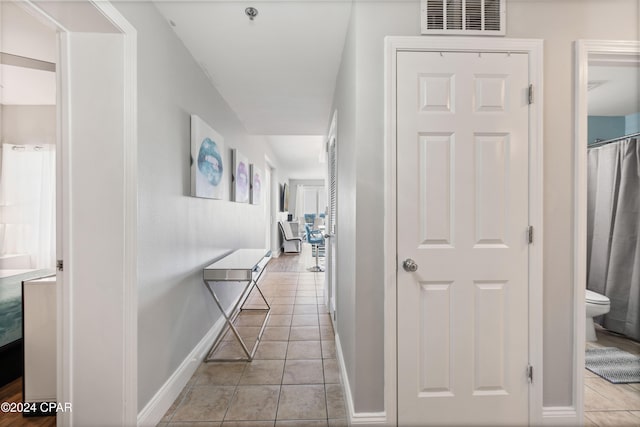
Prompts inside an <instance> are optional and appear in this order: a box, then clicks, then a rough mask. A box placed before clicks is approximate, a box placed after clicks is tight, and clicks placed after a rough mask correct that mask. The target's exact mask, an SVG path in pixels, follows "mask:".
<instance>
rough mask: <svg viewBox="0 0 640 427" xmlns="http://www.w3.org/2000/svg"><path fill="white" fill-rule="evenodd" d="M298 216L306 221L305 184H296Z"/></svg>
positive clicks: (296, 213) (296, 214)
mask: <svg viewBox="0 0 640 427" xmlns="http://www.w3.org/2000/svg"><path fill="white" fill-rule="evenodd" d="M295 209H296V210H295V216H296V218H298V219H300V218H302V222H303V223H304V214H305V212H304V185H296V206H295Z"/></svg>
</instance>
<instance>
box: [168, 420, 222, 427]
mask: <svg viewBox="0 0 640 427" xmlns="http://www.w3.org/2000/svg"><path fill="white" fill-rule="evenodd" d="M221 425H222V423H221V422H219V421H194V422H190V421H185V422H175V423H173V422H171V423H169V424H167V425H166V427H220V426H221ZM158 427H160V426H159V425H158Z"/></svg>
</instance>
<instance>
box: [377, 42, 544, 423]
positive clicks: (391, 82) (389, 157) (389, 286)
mask: <svg viewBox="0 0 640 427" xmlns="http://www.w3.org/2000/svg"><path fill="white" fill-rule="evenodd" d="M400 51H424V52H444V51H448V52H454V51H458V52H477V53H478V54H482V52H504V53H509V52H522V53H527V54H528V55H529V77H530V82H531V83H532V84H533V87H534V93H535V96H534V102H533V104H532V105H531V108H530V109H529V221H530V224H531V225H532V226H533V227H534V230H535V239H534V242H533V244H532V245H531V246H530V251H529V266H530V269H529V360H530V364H531V365H532V366H533V367H534V369H533V384H532V386H531V389H530V390H531V394H530V398H529V420H530V424H532V425H539V424H541V423H542V404H543V402H542V391H543V387H542V360H543V358H542V356H543V353H542V343H543V334H542V327H543V323H542V279H543V275H542V272H543V270H542V268H543V262H542V261H543V259H542V254H543V252H542V249H543V240H542V237H543V229H542V214H543V210H542V202H543V185H542V184H543V168H542V161H543V155H542V136H543V133H542V118H543V116H542V112H543V99H542V95H543V93H542V76H543V67H542V65H543V64H542V59H543V57H542V52H543V42H542V40H529V39H495V38H479V37H476V38H474V37H387V38H386V39H385V79H384V80H385V119H384V122H385V143H384V144H385V165H384V169H385V185H384V218H385V219H384V270H385V272H384V324H385V326H384V331H385V332H384V334H385V337H384V342H385V368H384V370H385V372H384V376H385V391H384V393H385V412H386V419H387V423H388V424H390V425H394V424H396V423H397V420H398V414H397V387H398V384H397V354H396V351H397V344H396V343H397V341H396V340H397V331H396V326H397V323H396V322H397V307H396V301H397V299H396V298H397V297H396V285H397V283H396V281H397V278H396V273H397V268H398V267H397V246H396V241H397V234H396V223H397V215H396V166H397V165H396V161H397V159H396V145H397V141H396V120H395V116H396V108H397V106H396V84H395V80H396V55H397V53H398V52H400ZM523 96H525V94H524V93H523ZM523 375H524V373H523Z"/></svg>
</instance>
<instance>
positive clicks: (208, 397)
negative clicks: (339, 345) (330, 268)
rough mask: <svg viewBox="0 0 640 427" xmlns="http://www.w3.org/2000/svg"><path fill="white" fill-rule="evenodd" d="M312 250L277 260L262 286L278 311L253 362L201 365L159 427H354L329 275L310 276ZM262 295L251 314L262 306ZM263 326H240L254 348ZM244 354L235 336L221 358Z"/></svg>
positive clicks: (246, 322) (242, 320)
mask: <svg viewBox="0 0 640 427" xmlns="http://www.w3.org/2000/svg"><path fill="white" fill-rule="evenodd" d="M304 246H305V248H304V249H305V250H303V252H302V254H301V255H282V256H280V258H277V259H273V260H271V262H270V263H269V265H268V267H267V270H266V271H265V273H264V276H263V277H262V279H261V280H260V284H259V286H260V289H261V290H262V291H263V293H264V294H265V297H266V298H267V300H268V301H269V304H271V307H272V311H271V316H270V318H269V322H268V324H267V327H266V329H265V331H264V335H263V338H262V341H261V343H260V345H259V347H258V350H257V353H256V357H255V359H254V360H253V362H250V363H249V362H210V363H203V364H201V366H200V367H199V368H198V370H197V371H196V373H195V374H194V375H193V377H192V378H191V380H190V381H189V383H188V384H187V386H186V387H185V388H184V390H183V391H182V393H181V394H180V396H178V398H177V399H176V401H175V402H174V404H173V405H172V407H171V408H170V409H169V410H168V411H167V413H166V415H165V417H164V418H163V420H162V422H161V423H160V424H159V426H162V427H165V426H166V427H169V426H193V427H210V426H224V427H228V426H251V427H262V426H271V427H273V426H296V427H305V426H314V427H315V426H318V427H320V426H325V427H329V426H346V425H347V421H346V411H345V403H344V394H343V390H342V385H341V383H340V376H339V369H338V361H337V359H336V347H335V341H334V332H333V327H332V325H331V320H330V318H329V315H328V314H327V310H326V308H325V306H324V302H323V287H324V273H309V272H307V270H306V268H305V267H306V266H311V265H313V260H312V258H311V254H310V248H309V246H308V245H306V244H305V245H304ZM307 264H308V265H307ZM292 270H294V271H292ZM296 270H297V271H296ZM256 294H257V291H256V290H254V292H253V293H252V295H250V296H249V298H248V299H247V304H246V305H245V307H249V308H250V307H251V306H252V304H254V303H257V302H258V301H257V299H256ZM258 298H259V297H258ZM256 308H257V306H256ZM262 319H263V314H261V312H255V313H251V312H243V313H242V314H241V315H240V316H239V317H238V319H237V320H236V325H237V326H238V330H239V332H240V334H241V335H242V337H243V338H244V339H245V340H246V342H247V345H248V346H249V348H251V346H252V345H253V343H254V342H255V338H256V336H257V334H258V332H259V329H260V328H259V326H258V325H260V324H261V323H262ZM240 351H241V349H240V346H239V344H237V342H236V341H235V340H233V338H232V337H231V336H229V332H228V333H227V336H225V338H224V342H223V343H222V345H221V346H220V347H219V348H218V350H217V351H216V356H226V357H236V356H239V355H241V353H240Z"/></svg>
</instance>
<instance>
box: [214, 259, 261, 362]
mask: <svg viewBox="0 0 640 427" xmlns="http://www.w3.org/2000/svg"><path fill="white" fill-rule="evenodd" d="M270 259H271V257H270V251H268V250H267V249H238V250H236V251H234V252H231V253H230V254H228V255H226V256H224V257H223V258H221V259H219V260H217V261H216V262H214V263H213V264H211V265H209V266H207V267H205V268H204V270H203V272H202V279H203V281H204V284H205V286H206V287H207V289H208V290H209V293H210V294H211V296H212V297H213V300H214V301H215V302H216V304H217V306H218V308H219V309H220V312H221V313H222V315H223V316H224V319H225V326H224V327H223V328H222V330H221V331H220V333H219V334H218V336H217V337H216V339H215V340H214V341H213V344H212V345H211V348H210V349H209V352H208V353H207V357H206V358H205V360H204V361H205V362H212V361H216V362H235V361H239V360H246V361H249V362H250V361H252V360H253V356H254V355H255V354H256V350H257V349H258V344H259V343H260V339H261V338H262V333H263V332H264V328H265V326H266V324H267V320H268V319H269V314H270V313H271V307H270V306H269V303H268V302H267V300H266V298H265V297H264V295H263V294H262V291H261V290H260V287H259V286H258V280H259V279H260V276H261V275H262V273H263V272H264V270H265V267H266V266H267V263H268V262H269V260H270ZM220 282H241V283H242V286H244V288H243V290H242V293H241V294H240V298H238V299H237V300H236V302H235V304H234V305H233V307H231V310H229V312H228V313H227V310H225V309H224V307H223V306H222V303H221V302H220V298H218V295H217V294H216V289H215V288H216V283H220ZM254 288H255V289H257V290H258V293H259V294H260V296H261V297H262V300H263V301H264V303H265V305H266V308H264V309H254V308H249V309H247V308H243V305H244V302H245V300H246V299H247V297H248V296H249V294H251V291H252V290H253V289H254ZM243 310H247V311H249V310H260V311H265V312H266V314H265V318H264V321H263V322H262V326H261V327H260V332H259V333H258V339H257V340H256V343H255V344H254V345H253V348H252V349H251V351H249V349H248V348H247V345H246V344H245V342H244V340H243V339H242V337H241V336H240V334H239V333H238V330H237V329H236V327H235V326H234V324H233V322H234V320H235V319H236V318H237V317H238V315H239V314H240V313H241V312H242V311H243ZM229 329H231V331H232V332H233V335H234V336H235V338H236V340H237V341H238V343H239V344H240V346H241V347H242V350H243V351H244V353H245V354H246V356H247V357H246V358H235V359H216V358H214V357H213V353H215V351H216V349H217V348H218V346H219V345H220V343H221V342H222V339H223V337H224V335H225V333H226V332H227V331H228V330H229Z"/></svg>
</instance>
